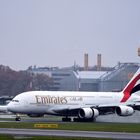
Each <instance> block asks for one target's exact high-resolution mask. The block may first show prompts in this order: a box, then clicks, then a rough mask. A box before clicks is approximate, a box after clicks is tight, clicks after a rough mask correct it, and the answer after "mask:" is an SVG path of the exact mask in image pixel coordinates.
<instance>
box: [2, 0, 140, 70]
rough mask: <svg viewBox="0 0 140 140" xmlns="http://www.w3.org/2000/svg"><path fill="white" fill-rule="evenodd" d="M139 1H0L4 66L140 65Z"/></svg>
mask: <svg viewBox="0 0 140 140" xmlns="http://www.w3.org/2000/svg"><path fill="white" fill-rule="evenodd" d="M138 47H140V0H0V64H3V65H7V66H10V67H11V68H12V69H15V70H24V69H27V68H28V67H29V66H31V65H37V66H59V67H63V66H64V67H65V66H72V65H73V64H74V61H76V63H77V64H79V65H81V66H83V55H84V53H89V65H90V66H93V65H95V64H96V55H97V54H98V53H101V54H102V58H103V60H102V64H103V65H104V66H115V65H117V63H118V62H119V61H120V62H140V58H139V57H138V56H137V49H138Z"/></svg>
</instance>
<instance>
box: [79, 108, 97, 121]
mask: <svg viewBox="0 0 140 140" xmlns="http://www.w3.org/2000/svg"><path fill="white" fill-rule="evenodd" d="M78 115H79V118H85V119H90V118H95V117H97V116H98V115H99V111H98V110H97V109H95V108H81V109H80V110H79V114H78Z"/></svg>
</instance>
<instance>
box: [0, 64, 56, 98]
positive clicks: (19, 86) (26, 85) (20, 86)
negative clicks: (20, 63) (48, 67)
mask: <svg viewBox="0 0 140 140" xmlns="http://www.w3.org/2000/svg"><path fill="white" fill-rule="evenodd" d="M52 86H53V80H52V79H51V78H50V77H49V76H47V75H45V74H33V73H30V72H28V71H14V70H12V69H10V68H9V67H8V66H3V65H0V96H2V95H9V96H15V95H17V94H19V93H22V92H26V91H30V90H50V89H51V87H52Z"/></svg>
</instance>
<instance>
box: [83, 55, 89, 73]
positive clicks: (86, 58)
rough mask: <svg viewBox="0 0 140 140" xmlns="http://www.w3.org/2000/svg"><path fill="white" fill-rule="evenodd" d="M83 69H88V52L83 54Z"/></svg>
mask: <svg viewBox="0 0 140 140" xmlns="http://www.w3.org/2000/svg"><path fill="white" fill-rule="evenodd" d="M84 70H85V71H87V70H88V54H87V53H85V54H84Z"/></svg>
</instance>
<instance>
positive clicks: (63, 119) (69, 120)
mask: <svg viewBox="0 0 140 140" xmlns="http://www.w3.org/2000/svg"><path fill="white" fill-rule="evenodd" d="M62 121H63V122H71V118H62Z"/></svg>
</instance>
